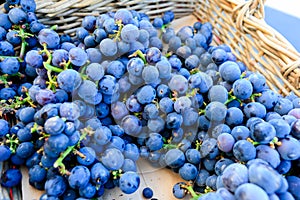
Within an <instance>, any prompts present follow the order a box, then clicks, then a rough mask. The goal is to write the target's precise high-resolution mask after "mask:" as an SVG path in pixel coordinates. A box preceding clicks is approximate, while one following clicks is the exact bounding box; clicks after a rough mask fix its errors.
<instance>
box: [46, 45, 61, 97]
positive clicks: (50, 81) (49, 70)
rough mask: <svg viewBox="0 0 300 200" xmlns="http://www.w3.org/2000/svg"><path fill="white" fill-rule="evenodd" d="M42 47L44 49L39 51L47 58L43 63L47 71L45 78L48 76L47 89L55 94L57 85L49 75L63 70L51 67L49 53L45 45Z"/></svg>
mask: <svg viewBox="0 0 300 200" xmlns="http://www.w3.org/2000/svg"><path fill="white" fill-rule="evenodd" d="M43 47H44V49H43V50H42V51H41V53H45V54H46V56H47V60H46V61H45V62H43V66H44V68H45V69H46V70H47V76H48V81H47V83H48V84H49V85H48V89H51V90H52V91H54V92H55V90H56V87H57V86H58V84H57V82H56V80H55V78H52V74H51V73H52V72H57V73H60V72H62V71H64V70H63V69H60V68H57V67H54V66H52V65H51V60H52V55H51V52H50V51H49V50H48V49H47V44H46V43H44V44H43Z"/></svg>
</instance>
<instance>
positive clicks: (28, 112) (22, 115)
mask: <svg viewBox="0 0 300 200" xmlns="http://www.w3.org/2000/svg"><path fill="white" fill-rule="evenodd" d="M34 114H35V109H34V108H32V107H25V108H23V109H21V110H20V112H19V115H18V116H19V119H20V120H21V121H22V122H23V123H24V124H27V123H29V122H32V121H33V116H34Z"/></svg>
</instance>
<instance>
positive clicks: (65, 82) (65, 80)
mask: <svg viewBox="0 0 300 200" xmlns="http://www.w3.org/2000/svg"><path fill="white" fill-rule="evenodd" d="M57 82H58V85H59V87H60V88H61V89H63V90H65V91H66V92H72V91H74V90H75V89H77V88H78V87H79V86H80V84H81V77H80V74H79V73H78V72H77V71H75V70H73V69H67V70H64V71H62V72H61V73H59V74H58V76H57Z"/></svg>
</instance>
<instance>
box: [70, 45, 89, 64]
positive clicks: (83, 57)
mask: <svg viewBox="0 0 300 200" xmlns="http://www.w3.org/2000/svg"><path fill="white" fill-rule="evenodd" d="M87 59H88V55H87V53H86V51H85V50H83V49H81V48H79V47H75V48H72V49H70V51H69V60H70V61H71V63H72V64H73V65H75V66H83V65H84V64H85V63H86V62H87Z"/></svg>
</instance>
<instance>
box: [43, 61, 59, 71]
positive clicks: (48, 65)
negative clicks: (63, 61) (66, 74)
mask: <svg viewBox="0 0 300 200" xmlns="http://www.w3.org/2000/svg"><path fill="white" fill-rule="evenodd" d="M43 64H44V67H45V69H47V70H48V71H53V72H57V73H60V72H62V71H64V70H63V69H60V68H57V67H54V66H52V65H50V64H48V63H47V62H44V63H43Z"/></svg>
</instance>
